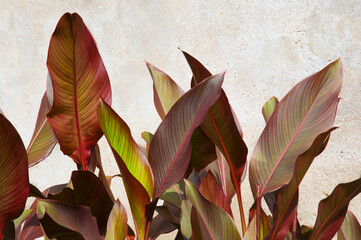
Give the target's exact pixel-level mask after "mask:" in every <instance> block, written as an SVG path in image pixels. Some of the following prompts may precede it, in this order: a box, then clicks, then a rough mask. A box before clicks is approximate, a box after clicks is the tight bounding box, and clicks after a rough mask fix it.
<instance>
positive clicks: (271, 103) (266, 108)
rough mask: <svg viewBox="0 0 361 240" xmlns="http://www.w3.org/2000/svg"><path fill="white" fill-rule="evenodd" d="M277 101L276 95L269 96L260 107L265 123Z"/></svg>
mask: <svg viewBox="0 0 361 240" xmlns="http://www.w3.org/2000/svg"><path fill="white" fill-rule="evenodd" d="M278 103H279V101H278V99H277V98H276V97H271V98H270V99H269V100H268V101H267V102H266V103H265V104H264V105H263V107H262V115H263V118H264V120H265V122H266V123H267V122H268V120H269V119H270V118H271V116H272V113H273V111H274V110H275V109H276V107H277V105H278Z"/></svg>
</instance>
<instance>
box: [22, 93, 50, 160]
mask: <svg viewBox="0 0 361 240" xmlns="http://www.w3.org/2000/svg"><path fill="white" fill-rule="evenodd" d="M50 107H51V106H50V103H49V100H48V97H47V95H46V93H44V96H43V98H42V100H41V104H40V109H39V113H38V118H37V120H36V125H35V129H34V133H33V136H32V137H31V140H30V143H29V146H28V148H27V152H28V162H29V167H32V166H34V165H35V164H37V163H39V162H41V161H42V160H44V159H45V158H47V157H48V156H49V154H50V153H51V152H52V151H53V148H54V147H55V145H56V143H57V140H56V137H55V135H54V132H53V129H52V128H51V126H50V123H49V122H48V119H47V118H46V115H47V114H48V112H49V110H50Z"/></svg>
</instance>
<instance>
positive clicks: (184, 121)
mask: <svg viewBox="0 0 361 240" xmlns="http://www.w3.org/2000/svg"><path fill="white" fill-rule="evenodd" d="M223 78H224V74H218V75H215V76H212V77H210V78H209V79H208V80H206V81H204V82H203V83H202V84H199V85H197V86H196V87H194V88H192V89H191V90H189V91H188V92H187V93H185V94H184V95H183V96H182V97H181V98H180V99H179V100H178V101H177V102H176V103H175V104H174V106H173V107H172V108H171V110H170V111H169V113H168V114H167V115H166V117H165V118H164V120H163V121H162V123H161V124H160V126H159V127H158V129H157V131H156V132H155V134H154V136H153V140H152V141H151V143H150V148H149V163H150V165H151V167H152V170H153V174H154V195H153V197H154V198H157V197H159V196H161V195H162V194H163V192H164V191H165V190H166V189H168V188H169V187H170V186H172V185H173V184H175V183H177V182H178V181H179V180H180V179H181V178H182V177H183V175H184V173H185V171H186V170H187V167H188V164H189V161H190V157H191V142H190V140H191V136H192V133H193V131H194V129H195V128H196V127H197V126H199V125H200V124H201V123H202V122H203V119H204V117H205V115H206V114H207V110H208V108H209V107H210V106H211V105H212V104H213V103H214V102H215V101H216V100H217V98H218V97H219V93H220V88H221V84H222V82H223Z"/></svg>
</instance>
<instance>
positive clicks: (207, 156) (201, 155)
mask: <svg viewBox="0 0 361 240" xmlns="http://www.w3.org/2000/svg"><path fill="white" fill-rule="evenodd" d="M191 142H192V155H191V161H190V168H191V169H193V168H194V169H195V170H197V171H200V170H202V169H203V168H205V167H206V166H207V165H208V164H210V163H211V162H213V161H214V160H216V159H217V154H216V149H215V146H214V143H213V142H212V141H211V140H210V139H209V138H208V137H207V135H206V134H204V132H203V131H202V130H201V129H200V127H197V128H196V129H195V130H194V132H193V135H192V138H191Z"/></svg>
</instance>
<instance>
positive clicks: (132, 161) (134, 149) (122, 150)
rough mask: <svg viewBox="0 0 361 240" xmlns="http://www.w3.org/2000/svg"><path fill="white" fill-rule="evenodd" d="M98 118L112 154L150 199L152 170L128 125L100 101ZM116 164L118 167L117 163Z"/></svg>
mask: <svg viewBox="0 0 361 240" xmlns="http://www.w3.org/2000/svg"><path fill="white" fill-rule="evenodd" d="M98 116H99V123H100V126H101V128H102V130H103V132H104V135H105V137H106V138H107V140H108V143H109V145H110V146H111V148H112V150H113V153H114V152H115V154H114V155H119V157H120V158H121V159H122V161H124V163H125V165H126V166H127V168H128V171H129V172H130V173H131V174H132V175H133V176H134V177H135V178H136V179H137V181H139V182H140V183H141V184H142V186H143V187H144V188H145V189H146V190H147V192H148V195H149V198H151V197H152V194H153V174H152V170H151V168H150V166H149V163H148V161H147V158H146V157H145V155H144V153H143V151H142V150H141V149H140V148H139V146H138V144H137V143H136V142H135V141H134V139H133V137H132V135H131V132H130V129H129V127H128V125H127V124H126V123H125V122H124V120H123V119H122V118H121V117H119V116H118V114H117V113H116V112H115V111H114V110H113V109H112V108H111V107H110V106H109V105H108V104H106V103H105V102H103V101H102V100H101V101H100V104H99V108H98ZM116 159H119V158H116ZM117 163H118V166H119V162H118V161H117Z"/></svg>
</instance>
